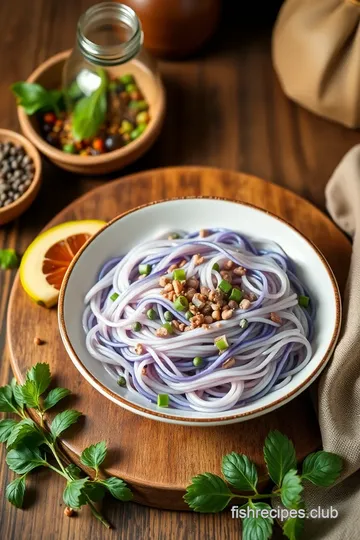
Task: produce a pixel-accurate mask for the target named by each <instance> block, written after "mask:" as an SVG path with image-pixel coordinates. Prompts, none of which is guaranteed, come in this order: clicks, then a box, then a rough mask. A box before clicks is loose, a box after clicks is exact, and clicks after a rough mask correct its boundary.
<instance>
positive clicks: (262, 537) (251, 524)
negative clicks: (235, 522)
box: [242, 502, 274, 540]
mask: <svg viewBox="0 0 360 540" xmlns="http://www.w3.org/2000/svg"><path fill="white" fill-rule="evenodd" d="M245 508H249V509H250V510H253V511H254V517H250V516H249V517H246V518H244V519H243V521H242V539H243V540H268V539H269V538H271V535H272V528H273V524H274V520H273V518H272V517H270V514H269V515H268V517H263V516H261V515H260V514H256V512H260V511H268V512H270V510H271V506H269V505H268V504H266V503H263V502H252V503H251V505H246V506H245Z"/></svg>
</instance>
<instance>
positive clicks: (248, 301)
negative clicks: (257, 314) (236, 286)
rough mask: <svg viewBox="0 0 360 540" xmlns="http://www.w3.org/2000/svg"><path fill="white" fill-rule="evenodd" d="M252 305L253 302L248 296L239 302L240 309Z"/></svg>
mask: <svg viewBox="0 0 360 540" xmlns="http://www.w3.org/2000/svg"><path fill="white" fill-rule="evenodd" d="M250 306H251V302H250V300H248V299H247V298H244V300H241V302H240V304H239V308H240V309H249V307H250Z"/></svg>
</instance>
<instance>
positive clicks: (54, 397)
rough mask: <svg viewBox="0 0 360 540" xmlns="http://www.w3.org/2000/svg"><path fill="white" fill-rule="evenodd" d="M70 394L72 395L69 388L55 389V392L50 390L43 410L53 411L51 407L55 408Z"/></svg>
mask: <svg viewBox="0 0 360 540" xmlns="http://www.w3.org/2000/svg"><path fill="white" fill-rule="evenodd" d="M69 394H71V392H70V390H68V389H67V388H54V389H53V390H50V392H49V393H48V395H47V396H46V398H45V400H44V405H43V410H44V411H47V410H48V409H51V407H54V406H55V405H56V404H57V403H59V401H60V400H62V399H64V398H65V397H66V396H68V395H69Z"/></svg>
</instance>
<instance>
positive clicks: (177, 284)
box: [172, 279, 184, 295]
mask: <svg viewBox="0 0 360 540" xmlns="http://www.w3.org/2000/svg"><path fill="white" fill-rule="evenodd" d="M172 286H173V288H174V291H175V294H177V295H179V294H180V293H181V292H182V291H183V289H184V286H183V284H182V283H181V282H180V281H178V280H177V279H174V281H173V282H172Z"/></svg>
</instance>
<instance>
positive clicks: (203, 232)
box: [199, 229, 209, 238]
mask: <svg viewBox="0 0 360 540" xmlns="http://www.w3.org/2000/svg"><path fill="white" fill-rule="evenodd" d="M199 236H200V238H206V236H209V231H207V230H206V229H201V230H200V232H199Z"/></svg>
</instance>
